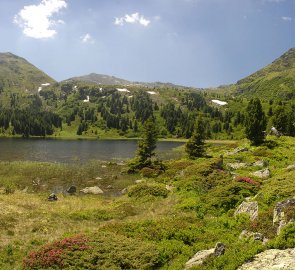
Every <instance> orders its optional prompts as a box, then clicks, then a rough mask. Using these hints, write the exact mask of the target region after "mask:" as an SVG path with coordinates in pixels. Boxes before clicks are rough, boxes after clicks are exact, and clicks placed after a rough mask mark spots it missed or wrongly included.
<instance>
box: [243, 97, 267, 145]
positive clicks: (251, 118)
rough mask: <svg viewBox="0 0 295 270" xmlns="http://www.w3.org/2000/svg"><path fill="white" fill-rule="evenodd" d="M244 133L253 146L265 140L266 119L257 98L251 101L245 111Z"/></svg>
mask: <svg viewBox="0 0 295 270" xmlns="http://www.w3.org/2000/svg"><path fill="white" fill-rule="evenodd" d="M245 128H246V129H245V133H246V137H247V139H249V140H250V141H251V143H252V144H253V145H260V144H261V143H263V142H264V139H265V129H266V117H265V113H264V112H263V109H262V106H261V102H260V100H259V99H258V98H255V99H251V100H250V102H249V104H248V106H247V109H246V120H245Z"/></svg>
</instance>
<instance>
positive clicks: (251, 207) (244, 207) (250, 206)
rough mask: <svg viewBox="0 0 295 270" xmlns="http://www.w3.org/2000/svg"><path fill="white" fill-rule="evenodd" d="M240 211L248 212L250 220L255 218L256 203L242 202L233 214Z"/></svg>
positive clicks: (256, 211) (240, 212) (256, 212)
mask: <svg viewBox="0 0 295 270" xmlns="http://www.w3.org/2000/svg"><path fill="white" fill-rule="evenodd" d="M242 213H246V214H248V215H249V216H250V219H251V220H255V219H256V218H258V203H257V202H242V203H241V204H240V205H239V207H238V208H237V210H236V211H235V213H234V216H236V215H238V214H242Z"/></svg>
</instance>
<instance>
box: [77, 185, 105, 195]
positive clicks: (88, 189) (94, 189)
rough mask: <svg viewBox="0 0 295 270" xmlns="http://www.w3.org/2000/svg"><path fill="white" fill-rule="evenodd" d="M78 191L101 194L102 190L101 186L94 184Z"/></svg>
mask: <svg viewBox="0 0 295 270" xmlns="http://www.w3.org/2000/svg"><path fill="white" fill-rule="evenodd" d="M80 192H82V193H84V194H94V195H98V194H103V193H104V192H103V190H102V189H101V188H99V187H98V186H94V187H86V188H84V189H82V190H80Z"/></svg>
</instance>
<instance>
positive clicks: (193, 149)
mask: <svg viewBox="0 0 295 270" xmlns="http://www.w3.org/2000/svg"><path fill="white" fill-rule="evenodd" d="M205 139H206V125H205V122H204V121H203V119H202V118H201V117H199V118H198V120H197V122H196V124H195V128H194V132H193V135H192V136H191V137H190V139H189V140H188V142H187V143H186V145H185V151H186V153H187V154H188V157H189V158H190V159H196V158H198V157H202V156H204V154H205Z"/></svg>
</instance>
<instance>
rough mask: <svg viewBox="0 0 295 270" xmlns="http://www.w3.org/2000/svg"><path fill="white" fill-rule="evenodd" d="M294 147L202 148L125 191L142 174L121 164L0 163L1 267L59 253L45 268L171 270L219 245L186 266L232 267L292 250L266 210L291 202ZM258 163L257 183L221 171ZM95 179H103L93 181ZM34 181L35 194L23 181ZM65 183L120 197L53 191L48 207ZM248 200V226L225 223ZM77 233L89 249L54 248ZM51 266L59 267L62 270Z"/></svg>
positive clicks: (273, 142)
mask: <svg viewBox="0 0 295 270" xmlns="http://www.w3.org/2000/svg"><path fill="white" fill-rule="evenodd" d="M237 146H239V147H242V146H243V147H245V146H246V147H248V148H249V151H248V152H242V153H237V154H234V155H228V154H227V153H228V152H231V151H232V150H233V149H234V148H235V147H237ZM294 146H295V140H294V138H288V137H281V138H273V137H269V138H268V142H267V143H266V144H265V145H263V146H260V147H252V146H250V145H249V143H248V142H247V141H246V140H245V141H241V142H236V141H235V142H227V143H225V144H210V145H209V147H208V149H207V152H208V157H206V158H201V159H198V160H194V161H191V160H187V159H185V158H183V159H179V160H177V159H175V160H170V161H166V162H165V164H166V166H167V169H166V171H165V172H163V173H161V174H159V175H150V174H149V175H148V176H149V178H143V180H144V181H145V182H143V183H141V184H134V181H135V180H137V179H142V175H141V173H139V174H135V175H128V174H126V173H125V171H126V170H127V167H126V166H118V165H116V164H113V163H102V162H98V161H92V162H90V163H89V164H85V165H83V166H80V167H77V166H74V165H62V164H51V163H38V162H10V163H9V162H1V163H0V186H1V187H2V191H3V192H2V194H0V206H1V213H0V235H1V244H0V268H1V269H23V263H22V260H23V258H25V257H26V258H35V259H34V260H35V261H36V265H37V266H36V267H37V268H33V267H31V268H27V269H40V265H38V264H40V263H42V261H41V262H40V261H38V260H39V259H38V260H37V259H36V257H34V256H35V255H32V254H39V255H40V254H41V255H42V254H43V255H42V256H41V255H40V256H38V258H41V259H42V258H46V256H47V255H46V254H52V253H50V252H53V251H54V252H55V251H58V252H57V253H55V254H61V257H58V256H60V255H56V256H57V257H53V258H51V259H52V260H53V264H52V265H51V267H52V268H49V267H50V266H48V267H47V266H46V267H45V269H97V267H100V268H99V269H126V267H127V269H169V270H170V269H172V270H179V269H183V265H184V264H185V262H186V261H188V260H189V259H190V258H191V257H192V256H193V255H194V254H195V253H196V252H197V251H199V250H202V249H208V248H212V247H214V245H215V244H216V242H222V243H224V244H225V246H226V251H225V254H224V255H223V256H221V257H219V258H210V259H208V260H207V261H206V263H205V264H204V265H202V266H201V267H195V268H193V269H205V270H209V269H210V270H211V269H216V270H217V269H228V270H234V269H236V268H237V267H238V266H240V265H242V264H243V263H244V262H245V261H247V260H249V259H251V258H252V257H253V256H254V255H255V254H256V253H258V252H260V251H262V250H264V249H266V248H270V247H275V248H285V247H295V246H294V237H293V236H292V235H293V231H294V228H293V226H291V225H290V226H288V227H287V228H286V229H285V230H283V233H282V235H280V236H278V237H276V233H275V232H276V228H275V227H273V225H272V212H273V207H274V206H275V204H276V203H277V202H278V201H280V200H283V199H285V198H288V197H291V196H294V192H295V190H294V185H293V183H294V180H295V178H294V176H293V175H294V174H293V172H292V171H287V170H286V167H287V166H288V165H290V164H293V163H295V159H294V155H293V149H294ZM221 155H222V156H223V159H222V158H221V157H220V156H221ZM260 159H263V160H267V161H268V162H269V168H270V170H271V172H272V175H271V177H270V178H269V179H264V180H258V181H260V183H261V184H260V186H256V185H251V184H249V183H240V182H237V181H235V180H234V179H233V177H232V175H231V174H230V172H229V171H227V170H226V166H225V165H226V163H228V162H235V161H236V160H241V161H243V162H246V163H252V162H254V161H256V160H260ZM222 161H223V164H222ZM105 166H106V167H105ZM255 169H256V168H252V167H250V166H249V167H246V168H243V169H241V170H237V171H236V172H237V173H238V174H241V175H244V176H250V175H251V172H253V171H254V170H255ZM145 174H146V171H145V172H144V175H145ZM98 176H100V177H102V179H101V180H96V179H95V178H96V177H98ZM37 178H39V179H40V184H39V185H40V187H38V188H37V187H36V186H34V185H33V183H32V180H34V181H36V179H37ZM73 179H75V182H74V183H73V184H76V185H77V187H78V189H80V188H82V187H85V186H91V185H96V184H97V185H99V186H100V187H102V188H103V189H104V190H107V187H108V185H112V188H111V189H112V190H117V191H119V190H121V189H123V188H124V187H128V193H126V194H125V195H123V196H119V197H114V196H94V195H87V196H82V195H80V194H77V195H75V196H67V195H64V194H63V193H61V192H58V194H57V195H58V200H57V201H56V202H48V201H47V196H48V194H49V192H50V191H51V190H52V189H53V188H54V187H57V186H68V185H69V184H72V181H73ZM43 185H45V186H43ZM25 187H28V188H27V189H26V190H24V188H25ZM166 187H168V189H169V190H167V189H166ZM5 191H7V192H6V193H5ZM249 196H251V197H254V196H256V200H257V201H258V204H259V219H258V220H256V221H250V220H249V218H248V217H247V215H239V216H237V217H234V216H233V213H234V211H235V209H236V207H237V206H238V205H239V204H240V203H241V202H242V201H243V200H245V198H246V197H249ZM292 211H293V210H292V209H290V210H289V212H288V215H292V213H293V212H292ZM243 229H246V230H250V231H253V232H261V233H263V234H264V235H265V236H266V237H268V238H270V239H271V241H270V242H269V244H268V245H267V246H263V245H262V243H261V242H259V241H258V242H257V241H254V240H253V239H251V238H249V239H248V238H245V239H239V235H240V233H241V231H242V230H243ZM79 235H83V237H84V236H85V237H86V239H87V240H85V245H87V246H90V247H91V248H89V249H82V250H79V249H77V248H75V247H73V246H71V245H70V246H63V248H61V249H60V244H59V243H61V242H63V241H72V240H71V239H77V237H78V238H79ZM63 239H65V240H63ZM69 239H70V240H69ZM73 241H74V240H73ZM67 243H68V242H67ZM32 252H37V253H32ZM48 252H49V253H48ZM59 252H61V253H59ZM44 254H45V255H44ZM32 256H33V257H32ZM44 256H45V257H44ZM55 259H60V260H62V263H63V267H61V266H60V265H59V262H60V261H58V262H57V261H54V260H55ZM52 260H51V262H52ZM38 267H39V268H38ZM124 267H125V268H124Z"/></svg>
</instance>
